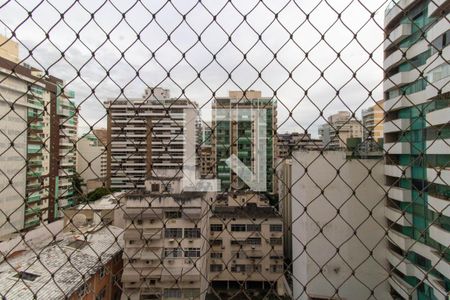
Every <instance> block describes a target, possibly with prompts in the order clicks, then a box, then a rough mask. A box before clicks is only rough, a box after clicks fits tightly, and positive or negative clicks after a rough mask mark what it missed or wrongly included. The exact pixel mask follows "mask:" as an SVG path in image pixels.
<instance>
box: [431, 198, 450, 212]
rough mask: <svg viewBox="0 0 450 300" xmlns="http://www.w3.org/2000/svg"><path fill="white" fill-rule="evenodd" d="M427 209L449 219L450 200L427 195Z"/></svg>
mask: <svg viewBox="0 0 450 300" xmlns="http://www.w3.org/2000/svg"><path fill="white" fill-rule="evenodd" d="M428 209H429V210H430V211H434V212H436V213H442V214H443V215H444V216H447V217H450V199H444V197H443V196H442V197H439V196H437V195H434V194H428Z"/></svg>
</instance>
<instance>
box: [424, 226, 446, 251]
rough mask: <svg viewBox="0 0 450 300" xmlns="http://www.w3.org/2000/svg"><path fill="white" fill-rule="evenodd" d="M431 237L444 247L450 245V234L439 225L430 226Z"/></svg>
mask: <svg viewBox="0 0 450 300" xmlns="http://www.w3.org/2000/svg"><path fill="white" fill-rule="evenodd" d="M429 230H430V237H431V238H432V239H433V240H435V241H436V242H438V243H439V244H441V245H442V246H444V247H448V246H449V245H450V232H449V231H447V230H445V229H444V228H442V227H440V226H438V225H431V226H430V229H429Z"/></svg>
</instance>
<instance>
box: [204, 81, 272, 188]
mask: <svg viewBox="0 0 450 300" xmlns="http://www.w3.org/2000/svg"><path fill="white" fill-rule="evenodd" d="M257 110H261V111H262V110H265V124H261V123H260V122H259V121H258V120H257V118H256V112H257ZM212 111H213V120H212V126H211V127H212V128H213V135H212V137H213V139H212V157H213V159H214V160H215V162H216V170H215V172H216V173H215V175H216V176H217V178H218V179H220V180H221V184H222V186H221V188H222V190H229V189H232V190H236V189H242V188H245V187H246V185H245V183H244V182H243V181H242V180H241V179H240V178H239V177H238V176H237V175H236V174H235V173H234V172H233V171H232V170H231V168H230V167H228V165H227V164H226V162H225V161H226V160H227V159H228V158H229V157H230V156H231V155H233V154H234V155H236V156H237V158H239V159H240V160H241V162H242V163H243V164H244V165H245V166H246V167H247V168H249V169H250V170H251V171H252V172H253V173H257V172H258V170H257V162H258V159H257V158H258V149H257V147H256V146H255V145H261V142H262V141H261V140H260V138H259V137H260V132H259V131H260V130H261V128H264V127H263V126H265V128H266V131H265V138H264V141H263V142H264V143H265V148H266V151H265V154H266V179H267V181H266V187H267V192H269V193H271V194H275V193H276V190H277V183H276V176H275V173H274V169H275V157H276V156H277V142H276V139H275V137H276V129H277V99H276V98H274V97H262V95H261V91H254V90H249V91H245V92H242V91H230V92H229V95H228V97H218V98H215V99H214V102H213V104H212Z"/></svg>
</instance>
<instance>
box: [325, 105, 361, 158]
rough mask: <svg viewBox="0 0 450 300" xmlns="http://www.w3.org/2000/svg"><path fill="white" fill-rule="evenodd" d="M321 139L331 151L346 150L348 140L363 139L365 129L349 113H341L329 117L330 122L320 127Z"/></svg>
mask: <svg viewBox="0 0 450 300" xmlns="http://www.w3.org/2000/svg"><path fill="white" fill-rule="evenodd" d="M319 135H320V139H321V140H322V142H323V145H324V147H325V148H327V149H330V150H336V149H346V148H347V140H348V139H350V138H362V137H363V127H362V124H361V122H360V121H359V120H357V119H355V118H354V117H353V116H352V113H350V112H348V111H339V112H337V113H335V114H333V115H331V116H329V117H328V122H327V123H325V124H322V125H321V126H320V127H319Z"/></svg>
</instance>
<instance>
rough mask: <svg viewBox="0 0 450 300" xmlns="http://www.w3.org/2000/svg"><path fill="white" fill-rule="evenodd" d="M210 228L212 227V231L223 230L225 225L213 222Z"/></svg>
mask: <svg viewBox="0 0 450 300" xmlns="http://www.w3.org/2000/svg"><path fill="white" fill-rule="evenodd" d="M210 229H211V232H217V231H222V230H223V225H222V224H211V225H210Z"/></svg>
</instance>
